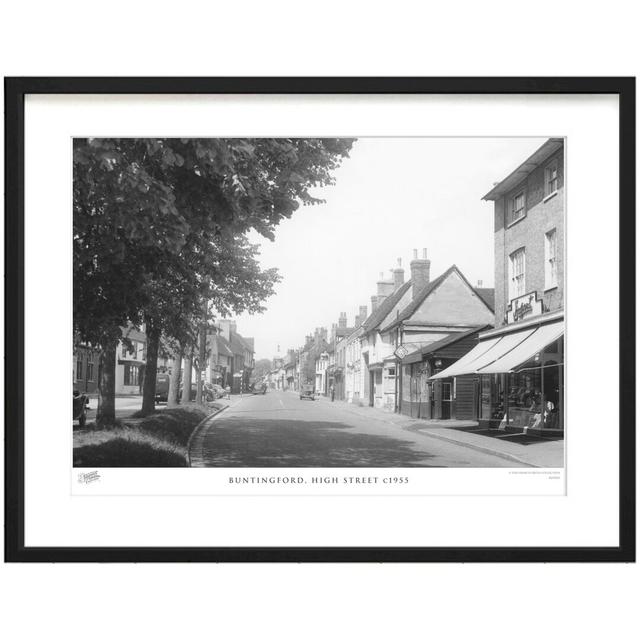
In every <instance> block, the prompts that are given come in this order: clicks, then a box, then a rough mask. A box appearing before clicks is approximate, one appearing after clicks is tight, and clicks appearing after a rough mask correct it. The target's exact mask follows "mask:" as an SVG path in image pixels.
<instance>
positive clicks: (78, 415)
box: [73, 391, 89, 429]
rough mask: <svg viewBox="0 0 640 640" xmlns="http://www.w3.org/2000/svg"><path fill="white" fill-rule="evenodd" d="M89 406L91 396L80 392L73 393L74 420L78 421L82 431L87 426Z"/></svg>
mask: <svg viewBox="0 0 640 640" xmlns="http://www.w3.org/2000/svg"><path fill="white" fill-rule="evenodd" d="M88 406H89V396H87V395H85V394H84V393H80V392H79V391H74V392H73V419H74V420H77V421H78V426H79V427H80V429H84V427H85V425H86V424H87V407H88Z"/></svg>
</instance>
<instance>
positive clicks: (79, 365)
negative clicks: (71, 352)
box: [76, 351, 84, 380]
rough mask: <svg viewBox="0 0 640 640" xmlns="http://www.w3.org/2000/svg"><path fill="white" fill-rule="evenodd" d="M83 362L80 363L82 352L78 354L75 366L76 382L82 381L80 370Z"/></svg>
mask: <svg viewBox="0 0 640 640" xmlns="http://www.w3.org/2000/svg"><path fill="white" fill-rule="evenodd" d="M83 368H84V366H83V362H82V351H80V352H79V353H78V364H77V365H76V380H82V370H83Z"/></svg>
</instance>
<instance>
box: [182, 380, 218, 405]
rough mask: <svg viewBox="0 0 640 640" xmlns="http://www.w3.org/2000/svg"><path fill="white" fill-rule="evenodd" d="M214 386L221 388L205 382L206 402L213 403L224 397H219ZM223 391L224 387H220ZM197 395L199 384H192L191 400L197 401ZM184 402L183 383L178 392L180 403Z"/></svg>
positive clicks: (203, 390)
mask: <svg viewBox="0 0 640 640" xmlns="http://www.w3.org/2000/svg"><path fill="white" fill-rule="evenodd" d="M214 386H217V387H220V385H212V384H210V383H208V382H205V383H204V384H203V385H202V397H203V399H204V401H205V402H213V401H214V400H215V399H216V398H221V397H222V396H221V395H220V396H219V395H217V393H216V391H215V389H214ZM220 389H222V387H220ZM196 393H197V384H196V383H195V382H192V383H191V393H190V395H189V399H190V400H195V399H196ZM181 400H182V383H180V390H179V392H178V402H180V401H181Z"/></svg>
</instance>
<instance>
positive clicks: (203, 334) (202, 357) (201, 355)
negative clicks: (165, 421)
mask: <svg viewBox="0 0 640 640" xmlns="http://www.w3.org/2000/svg"><path fill="white" fill-rule="evenodd" d="M202 311H203V318H202V322H201V324H200V331H199V334H200V335H199V336H198V340H199V344H198V347H199V350H198V379H197V381H196V384H197V386H196V404H197V405H203V404H204V398H203V396H204V393H203V386H204V381H203V380H202V373H203V372H204V371H206V370H207V363H206V358H207V303H206V301H205V303H204V304H203V309H202Z"/></svg>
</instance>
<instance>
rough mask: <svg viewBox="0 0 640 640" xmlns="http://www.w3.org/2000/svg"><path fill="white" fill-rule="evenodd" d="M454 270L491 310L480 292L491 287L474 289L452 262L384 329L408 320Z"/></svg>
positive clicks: (490, 306) (486, 299)
mask: <svg viewBox="0 0 640 640" xmlns="http://www.w3.org/2000/svg"><path fill="white" fill-rule="evenodd" d="M454 272H455V273H457V274H458V275H459V276H460V278H461V279H462V281H463V282H464V283H465V284H466V285H467V286H468V287H469V289H471V290H472V291H474V292H475V293H476V294H477V295H478V297H479V298H480V299H481V300H482V302H484V304H485V305H487V307H488V308H489V310H490V311H492V312H493V305H492V304H490V302H489V300H488V298H489V294H488V293H485V295H483V294H482V293H481V292H489V291H491V292H493V289H474V288H473V287H472V286H471V285H470V284H469V281H468V280H467V279H466V278H465V277H464V275H463V274H462V272H461V271H460V269H458V267H456V265H455V264H452V265H451V266H450V267H449V268H448V269H447V270H446V271H445V272H444V273H442V274H441V275H439V276H438V277H437V278H436V279H435V280H432V281H431V282H429V283H427V284H426V285H425V286H424V287H423V288H422V289H421V290H420V291H419V292H418V294H417V295H416V296H415V298H414V299H413V300H412V301H411V302H410V303H409V304H408V305H407V306H406V307H405V308H404V309H403V310H402V311H401V312H400V315H399V316H398V317H397V318H396V319H395V320H394V321H393V322H392V323H391V324H389V325H387V326H386V327H385V330H387V329H391V328H392V327H394V326H396V325H397V324H400V323H401V322H408V321H409V318H411V316H412V315H413V314H414V313H415V312H416V310H417V309H418V307H420V305H421V304H422V303H423V302H424V301H425V299H426V298H427V297H428V296H429V295H430V294H431V293H432V292H433V291H434V290H435V289H437V288H438V287H439V286H440V285H441V284H442V282H444V280H446V279H447V278H448V277H449V276H450V275H451V274H452V273H454Z"/></svg>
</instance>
